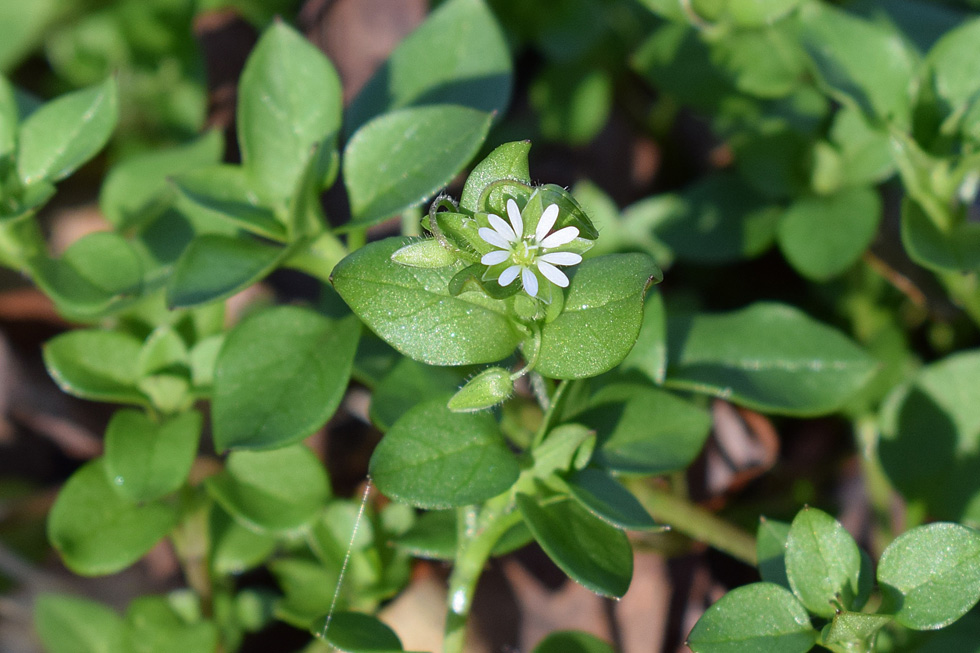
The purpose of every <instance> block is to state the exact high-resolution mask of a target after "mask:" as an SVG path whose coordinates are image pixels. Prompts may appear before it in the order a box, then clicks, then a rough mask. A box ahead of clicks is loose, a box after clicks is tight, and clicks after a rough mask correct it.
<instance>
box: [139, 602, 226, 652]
mask: <svg viewBox="0 0 980 653" xmlns="http://www.w3.org/2000/svg"><path fill="white" fill-rule="evenodd" d="M126 625H127V629H126V636H127V640H128V641H127V644H128V649H124V650H128V651H132V653H168V652H172V651H180V652H181V653H213V651H214V650H215V649H216V648H217V646H218V629H217V627H216V626H215V625H214V624H213V623H211V622H208V621H196V622H188V621H185V619H184V618H183V617H181V615H180V614H179V613H178V612H177V610H175V609H174V606H173V605H172V604H171V602H170V601H168V600H167V599H166V598H164V597H162V596H141V597H139V598H136V599H135V600H133V602H132V603H130V604H129V607H128V608H127V609H126Z"/></svg>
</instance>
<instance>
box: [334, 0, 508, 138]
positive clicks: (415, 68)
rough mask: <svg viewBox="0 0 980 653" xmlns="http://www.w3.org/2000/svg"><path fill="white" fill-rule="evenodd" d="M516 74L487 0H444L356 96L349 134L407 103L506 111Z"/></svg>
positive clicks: (502, 35) (348, 128)
mask: <svg viewBox="0 0 980 653" xmlns="http://www.w3.org/2000/svg"><path fill="white" fill-rule="evenodd" d="M512 76H513V71H512V64H511V60H510V49H509V48H508V46H507V39H506V37H505V36H504V33H503V31H502V30H501V29H500V26H499V25H498V24H497V20H496V18H495V17H494V14H493V11H491V10H490V8H489V7H487V5H486V3H485V2H484V1H483V0H451V1H450V2H444V3H442V4H441V5H440V6H439V7H438V9H436V10H435V11H433V12H432V14H431V15H429V17H428V18H427V19H426V20H425V22H424V23H422V25H421V26H420V27H419V28H418V29H417V30H415V31H414V32H412V33H411V34H410V35H409V36H408V37H407V38H405V39H404V40H403V41H402V42H401V43H399V44H398V47H397V48H396V49H395V51H394V52H392V53H391V55H390V56H389V57H388V60H387V61H386V62H385V63H384V64H383V65H382V66H381V68H379V69H378V71H377V72H376V73H375V74H374V76H373V77H372V78H371V80H370V81H368V83H367V84H366V85H365V86H364V88H363V89H362V90H361V92H360V93H359V94H358V96H357V97H356V98H355V99H354V102H353V103H352V104H351V106H350V109H349V110H348V111H347V116H346V120H345V125H346V129H347V130H348V133H350V132H353V131H354V130H356V129H358V128H360V127H361V125H363V124H364V123H365V122H367V121H368V120H370V119H371V118H373V117H375V116H378V115H381V114H383V113H388V112H391V111H393V110H395V109H401V108H403V107H409V106H417V105H423V104H456V105H461V106H464V107H471V108H473V109H478V110H480V111H482V112H485V113H488V114H490V113H497V114H502V113H503V112H504V110H505V109H506V108H507V104H508V102H509V100H510V88H511V78H512Z"/></svg>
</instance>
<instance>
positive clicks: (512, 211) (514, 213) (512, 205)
mask: <svg viewBox="0 0 980 653" xmlns="http://www.w3.org/2000/svg"><path fill="white" fill-rule="evenodd" d="M507 217H508V218H510V223H511V224H512V225H513V226H514V233H515V234H517V240H520V239H521V238H523V237H524V220H523V219H522V218H521V210H520V209H519V208H517V202H515V201H514V200H513V199H509V200H507Z"/></svg>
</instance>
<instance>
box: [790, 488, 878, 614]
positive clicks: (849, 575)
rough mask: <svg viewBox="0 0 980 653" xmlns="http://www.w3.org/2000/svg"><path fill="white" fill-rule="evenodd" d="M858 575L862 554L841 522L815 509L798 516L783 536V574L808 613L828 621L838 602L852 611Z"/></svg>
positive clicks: (804, 510)
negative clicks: (784, 550)
mask: <svg viewBox="0 0 980 653" xmlns="http://www.w3.org/2000/svg"><path fill="white" fill-rule="evenodd" d="M860 573H861V553H860V551H859V550H858V546H857V543H855V542H854V538H852V537H851V536H850V534H849V533H848V532H847V531H846V530H844V527H843V526H841V525H840V523H838V522H837V521H836V520H835V519H834V518H833V517H831V516H830V515H828V514H827V513H825V512H822V511H820V510H816V509H815V508H804V509H803V510H801V511H800V512H799V513H797V515H796V518H795V519H793V524H792V525H791V526H790V529H789V534H788V535H787V537H786V575H787V577H788V578H789V584H790V587H791V588H792V589H793V593H794V594H796V596H797V597H798V598H799V599H800V601H801V602H802V603H803V605H805V606H806V608H807V610H809V611H810V612H811V613H813V614H816V615H819V616H821V617H826V618H828V619H830V618H832V617H833V616H834V614H835V613H836V612H837V603H838V602H839V603H840V605H842V606H844V608H845V609H849V608H851V607H852V606H853V601H854V598H855V597H856V596H857V594H858V591H859V588H858V576H859V574H860Z"/></svg>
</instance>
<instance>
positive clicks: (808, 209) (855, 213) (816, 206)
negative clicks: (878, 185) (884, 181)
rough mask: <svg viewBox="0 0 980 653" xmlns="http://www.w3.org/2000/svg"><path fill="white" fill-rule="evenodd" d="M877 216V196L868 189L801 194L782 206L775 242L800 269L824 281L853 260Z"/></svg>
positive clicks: (867, 241)
mask: <svg viewBox="0 0 980 653" xmlns="http://www.w3.org/2000/svg"><path fill="white" fill-rule="evenodd" d="M880 221H881V200H880V199H879V197H878V193H877V192H876V191H875V190H874V189H873V188H860V187H859V188H848V189H845V190H842V191H840V192H838V193H835V194H834V195H830V196H824V197H806V198H803V199H799V200H796V201H795V202H793V204H791V205H790V207H789V208H788V209H787V210H786V214H785V215H784V216H783V220H782V221H781V222H780V223H779V246H780V248H781V249H782V250H783V254H784V255H785V256H786V258H787V259H788V260H789V262H790V264H792V266H793V267H794V268H795V269H796V270H797V271H798V272H799V273H800V274H802V275H803V276H805V277H807V278H809V279H812V280H814V281H826V280H827V279H830V278H832V277H835V276H837V275H839V274H841V273H842V272H844V271H845V270H847V268H849V267H850V266H851V265H853V264H854V262H855V261H857V259H858V258H859V257H860V256H861V254H863V253H864V250H866V249H867V248H868V246H869V245H870V244H871V241H872V240H873V239H874V236H875V233H876V232H877V230H878V223H879V222H880Z"/></svg>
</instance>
